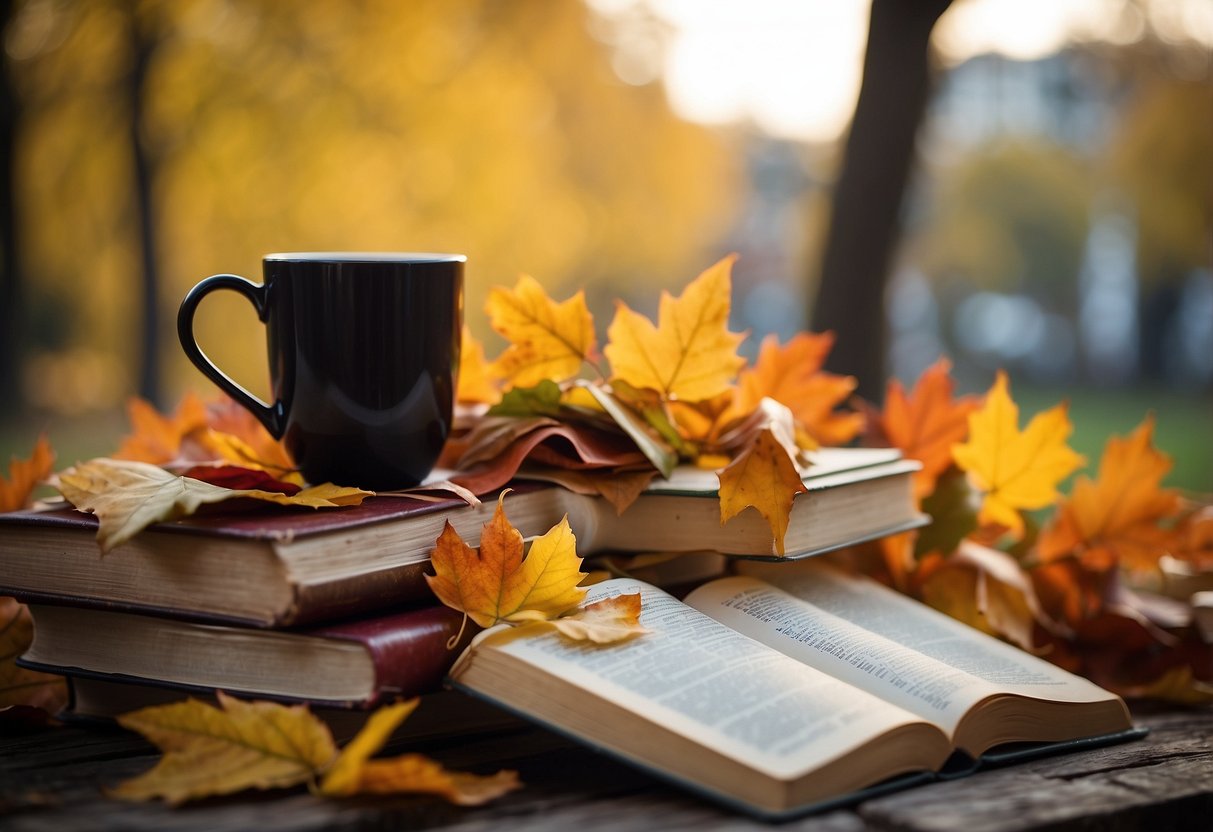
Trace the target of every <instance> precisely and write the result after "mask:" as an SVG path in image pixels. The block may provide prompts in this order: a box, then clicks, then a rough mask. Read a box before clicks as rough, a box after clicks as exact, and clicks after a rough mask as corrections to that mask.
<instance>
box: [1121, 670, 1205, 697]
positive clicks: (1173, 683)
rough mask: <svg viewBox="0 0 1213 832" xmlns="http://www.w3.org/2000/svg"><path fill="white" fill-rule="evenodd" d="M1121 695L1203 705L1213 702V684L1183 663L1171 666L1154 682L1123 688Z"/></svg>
mask: <svg viewBox="0 0 1213 832" xmlns="http://www.w3.org/2000/svg"><path fill="white" fill-rule="evenodd" d="M1120 695H1121V696H1128V697H1132V698H1134V699H1159V700H1163V701H1165V702H1175V703H1177V704H1180V705H1191V706H1201V705H1208V704H1211V703H1213V685H1211V684H1209V683H1208V682H1202V681H1200V680H1199V679H1197V678H1196V676H1195V675H1194V674H1193V673H1192V668H1191V667H1190V666H1188V665H1181V666H1179V667H1173V668H1171V669H1170V670H1168V671H1166V672H1165V673H1163V675H1161V676H1159V677H1158V678H1157V679H1155V680H1153V681H1152V682H1146V683H1144V684H1140V685H1134V686H1133V687H1130V688H1126V689H1122V690H1121V691H1120Z"/></svg>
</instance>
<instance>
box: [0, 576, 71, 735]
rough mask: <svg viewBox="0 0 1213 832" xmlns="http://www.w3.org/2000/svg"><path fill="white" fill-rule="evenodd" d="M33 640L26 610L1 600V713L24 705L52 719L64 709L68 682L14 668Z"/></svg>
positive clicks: (14, 603)
mask: <svg viewBox="0 0 1213 832" xmlns="http://www.w3.org/2000/svg"><path fill="white" fill-rule="evenodd" d="M33 639H34V622H33V619H31V618H30V614H29V609H28V608H27V607H26V606H25V605H24V604H19V603H17V599H15V598H8V597H0V709H2V708H9V707H12V706H15V705H23V706H26V707H30V708H41V709H42V710H44V711H46V712H47V713H48V714H52V715H53V714H56V713H58V712H59V710H60V709H61V708H63V707H64V706H65V705H67V682H66V681H65V680H64V679H63V677H62V676H52V675H51V674H49V673H39V672H38V671H36V670H28V669H26V668H24V667H18V666H17V657H18V656H20V655H21V654H22V653H24V652H25V651H26V650H27V649H28V648H29V646H30V644H31V643H32V642H33Z"/></svg>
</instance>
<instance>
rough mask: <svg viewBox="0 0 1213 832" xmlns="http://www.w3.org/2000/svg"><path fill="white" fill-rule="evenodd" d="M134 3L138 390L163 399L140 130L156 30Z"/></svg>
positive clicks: (152, 229)
mask: <svg viewBox="0 0 1213 832" xmlns="http://www.w3.org/2000/svg"><path fill="white" fill-rule="evenodd" d="M139 6H140V4H139V3H138V2H132V3H131V4H130V6H129V25H130V38H131V70H130V73H129V74H128V75H127V95H128V101H129V107H130V143H131V156H132V161H133V164H134V177H135V182H134V185H135V222H136V229H137V230H136V235H137V238H138V246H139V265H140V274H141V279H140V291H139V309H140V320H141V325H142V328H141V332H140V342H139V395H140V396H142V397H143V398H145V399H147V400H148V401H150V402H152V403H153V404H157V405H160V404H163V403H162V402H161V401H160V399H161V391H160V365H161V361H160V350H161V343H160V341H161V339H160V275H159V269H158V268H157V264H156V260H157V257H156V222H155V213H154V206H153V194H152V186H153V182H154V181H155V158H154V155H153V153H152V152H151V150H150V149H149V147H148V144H147V138H146V134H145V133H144V130H143V122H144V113H145V105H146V96H147V71H148V67H149V66H150V65H151V62H152V57H153V56H154V55H155V53H156V47H157V45H158V35H157V34H156V33H154V32H153V31H152V30H153V27H152V25H151V23H150V22H149V21H148V20H146V19H145V18H144V17H143V16H142V15H140V13H139Z"/></svg>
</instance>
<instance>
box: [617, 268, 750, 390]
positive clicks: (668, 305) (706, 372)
mask: <svg viewBox="0 0 1213 832" xmlns="http://www.w3.org/2000/svg"><path fill="white" fill-rule="evenodd" d="M736 259H737V257H736V255H730V256H729V257H726V258H724V259H723V260H721V261H720V262H718V263H716V264H715V265H713V266H710V267H709V268H707V269H706V270H705V271H704V272H703V273H702V274H700V275H699V276H698V277H697V278H695V279H694V280H693V281H691V283H690V284H689V285H688V286H687V287H686V289H684V290H683V292H682V294H681V295H680V296H678V297H677V298H675V297H673V296H671V295H670V294H669V293H668V292H664V291H663V292H662V293H661V303H660V306H659V307H658V311H657V325H656V326H654V325H653V323H652V321H650V320H649V319H648V318H646V317H644V316H643V315H641V314H639V313H637V312H633V311H632V310H631V309H629V308H628V306H627V304H625V303H623V302H622V301H617V302H616V306H615V318H614V320H612V321H611V325H610V327H609V328H608V330H607V337H608V339H609V342H608V343H607V345H606V348H605V349H604V350H603V352H604V353H605V354H606V357H607V360H608V361H610V362H611V371H612V372H613V373H614V377H615V378H616V379H618V380H620V381H624V382H626V383H628V384H630V385H632V386H633V387H636V388H641V389H644V388H647V389H649V390H656V391H657V392H658V393H660V394H661V396H662V397H663V398H665V399H668V400H669V399H683V400H686V401H702V400H704V399H710V398H712V397H713V396H718V395H720V394H721V393H723V392H725V391H726V390H728V389H729V387H730V385H731V384H732V383H733V380H734V379H735V377H736V375H737V371H738V370H740V369H741V366H742V364H743V363H744V360H743V359H742V358H741V356H739V355H738V354H737V345H738V344H740V343H741V341H742V339H743V338H744V337H745V336H743V335H739V334H737V333H733V332H729V329H728V323H729V294H730V291H731V289H730V287H731V275H732V269H733V262H734V261H735V260H736Z"/></svg>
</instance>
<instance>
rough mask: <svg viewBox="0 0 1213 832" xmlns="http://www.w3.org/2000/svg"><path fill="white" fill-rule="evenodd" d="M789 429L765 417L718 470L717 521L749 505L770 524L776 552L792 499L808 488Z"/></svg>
mask: <svg viewBox="0 0 1213 832" xmlns="http://www.w3.org/2000/svg"><path fill="white" fill-rule="evenodd" d="M768 402H769V400H768ZM764 407H769V405H764ZM785 410H786V409H785ZM788 419H790V414H789V415H788ZM791 431H792V428H791V426H790V425H789V424H787V423H786V420H783V421H781V420H779V419H771V420H769V421H768V423H767V425H766V426H765V427H763V428H761V429H760V430H759V431H758V432H757V434H756V435H755V437H754V439H753V440H752V442H751V443H750V445H749V446H747V447H746V448H745V450H743V451H742V452H741V453H740V454H738V455H737V457H736V458H735V459H734V460H733V461H732V462H731V463H729V465H728V467H726V468H725V469H724V470H722V471H721V472H720V522H721V525H723V524H725V523H727V522H728V521H729V520H730V519H732V518H733V517H735V516H737V515H738V514H740V513H741V512H742V511H744V510H745V509H747V508H750V507H753V508H754V509H755V510H757V511H758V513H759V514H761V515H762V516H763V518H764V519H765V520H766V521H767V525H769V526H770V527H771V535H772V538H773V548H774V552H775V554H777V555H783V554H784V546H783V541H784V535H785V534H786V533H787V530H788V522H789V519H790V517H791V513H792V503H793V500H794V499H795V497H796V495H797V494H799V493H801V492H804V491H808V489H807V488H806V487H805V484H804V481H803V480H802V479H801V475H800V470H799V468H798V467H797V465H796V455H797V449H796V446H795V442H794V440H793V439H792V437H791Z"/></svg>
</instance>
